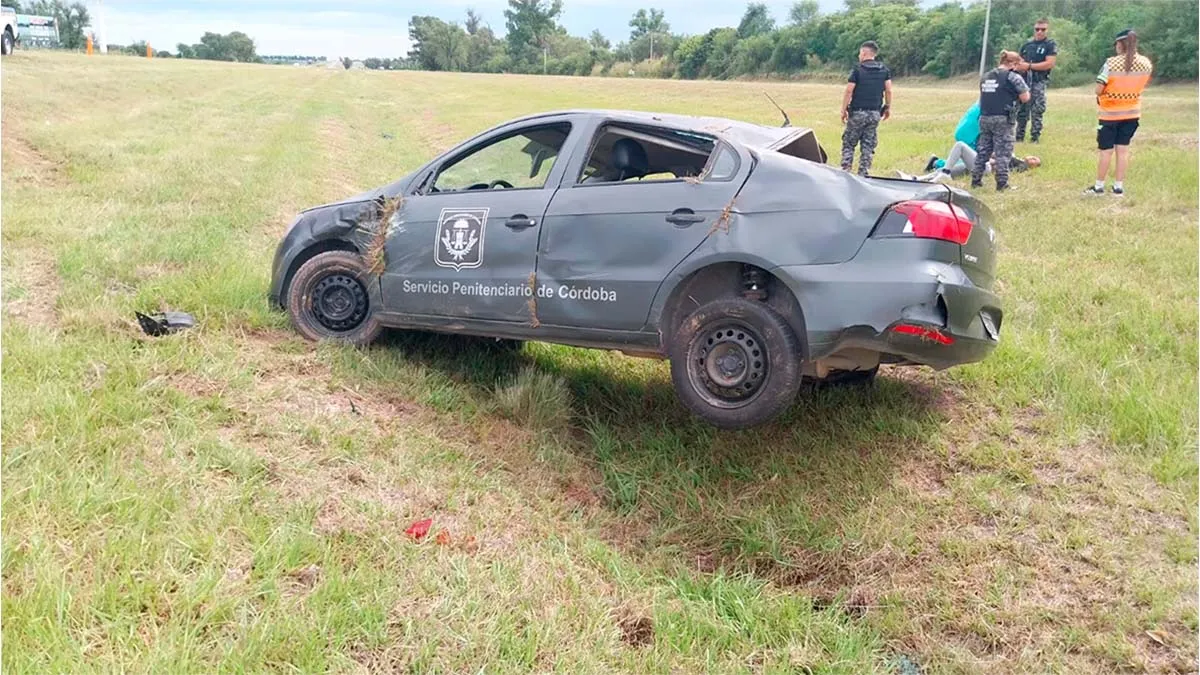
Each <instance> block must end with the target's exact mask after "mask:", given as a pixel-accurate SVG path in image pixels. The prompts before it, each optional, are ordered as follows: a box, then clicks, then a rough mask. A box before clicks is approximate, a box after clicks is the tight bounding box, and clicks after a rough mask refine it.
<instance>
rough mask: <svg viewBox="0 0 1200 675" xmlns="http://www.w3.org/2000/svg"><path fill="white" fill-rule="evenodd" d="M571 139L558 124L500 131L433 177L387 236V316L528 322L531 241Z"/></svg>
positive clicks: (533, 249) (403, 209)
mask: <svg viewBox="0 0 1200 675" xmlns="http://www.w3.org/2000/svg"><path fill="white" fill-rule="evenodd" d="M571 129H572V126H571V124H570V123H568V122H565V121H559V122H553V123H548V124H547V123H543V124H537V125H529V126H525V127H521V128H518V129H516V130H508V131H505V132H503V133H501V134H499V135H497V136H493V137H489V138H484V139H482V140H481V141H480V142H479V143H477V144H476V145H474V146H472V147H470V148H467V149H466V150H464V151H462V152H460V153H457V154H456V155H455V156H452V157H450V158H448V159H447V160H446V161H445V162H444V163H443V164H442V165H440V166H438V167H435V168H434V174H433V175H432V177H430V178H429V180H428V181H426V185H423V186H422V187H421V188H420V189H419V190H418V191H417V192H416V193H414V194H410V195H407V196H406V197H405V200H406V201H405V203H404V204H403V205H402V206H401V208H400V211H399V214H398V216H397V217H396V219H394V221H393V224H392V226H391V230H390V234H389V236H388V240H387V244H386V248H385V251H386V262H385V264H386V267H385V271H384V274H383V278H382V280H381V291H382V293H383V302H384V306H385V308H386V309H387V311H390V312H396V313H400V314H408V315H417V316H439V317H457V318H462V319H479V320H491V321H519V322H523V321H529V320H530V317H531V310H530V303H529V299H530V298H531V297H532V295H533V290H532V286H531V277H532V275H533V272H534V266H535V262H536V257H537V239H538V231H539V228H540V227H541V223H542V217H543V215H544V214H545V211H546V207H547V205H548V204H549V203H550V198H551V196H552V195H553V194H554V188H555V187H557V185H558V177H559V174H561V172H562V167H561V164H562V163H561V162H559V161H558V155H559V153H560V152H561V151H562V150H563V149H564V147H567V143H568V141H569V138H570V135H571Z"/></svg>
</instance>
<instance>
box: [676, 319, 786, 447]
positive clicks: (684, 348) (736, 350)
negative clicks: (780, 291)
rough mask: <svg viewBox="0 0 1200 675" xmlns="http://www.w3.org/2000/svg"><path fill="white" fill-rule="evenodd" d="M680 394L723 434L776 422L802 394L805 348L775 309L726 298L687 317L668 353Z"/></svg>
mask: <svg viewBox="0 0 1200 675" xmlns="http://www.w3.org/2000/svg"><path fill="white" fill-rule="evenodd" d="M668 351H669V356H670V359H671V379H672V381H673V382H674V385H675V391H676V394H677V395H678V396H679V399H680V400H681V401H682V402H683V404H684V405H685V406H686V407H687V408H688V409H689V410H691V411H692V412H693V413H695V414H697V415H699V416H700V417H702V418H704V419H705V420H707V421H708V422H710V423H712V424H713V425H715V426H718V427H721V428H723V429H743V428H746V427H751V426H755V425H759V424H763V423H765V422H768V421H770V420H771V419H773V418H775V417H777V416H778V415H779V414H780V413H782V412H783V411H785V410H786V409H787V408H788V407H789V406H790V405H791V404H792V402H793V401H794V400H795V399H796V392H797V391H798V390H799V388H800V380H801V373H800V342H799V340H798V339H797V337H796V334H795V333H794V332H792V329H791V327H790V326H789V325H788V323H787V321H786V320H785V319H784V318H783V317H782V316H780V314H779V313H778V312H776V311H775V310H774V309H772V308H771V307H769V306H768V305H766V304H764V303H762V302H757V301H754V300H748V299H746V298H740V297H732V298H722V299H720V300H715V301H713V302H710V303H708V304H706V305H704V306H702V307H700V308H699V309H697V310H696V311H694V312H692V313H691V314H690V315H689V316H687V317H686V318H684V320H683V322H682V323H681V324H680V326H679V329H678V330H677V331H676V332H675V334H674V337H673V338H672V344H671V346H670V348H669V350H668Z"/></svg>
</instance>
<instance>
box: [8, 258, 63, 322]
mask: <svg viewBox="0 0 1200 675" xmlns="http://www.w3.org/2000/svg"><path fill="white" fill-rule="evenodd" d="M8 253H9V255H8V260H9V262H10V264H8V265H6V266H5V269H4V277H5V279H4V282H5V283H4V285H5V287H6V293H5V295H16V297H9V298H6V299H5V302H4V309H5V311H6V312H7V313H8V315H9V316H11V317H13V318H15V319H17V320H19V321H21V322H24V323H28V324H30V325H33V326H38V327H40V328H49V329H52V330H57V328H58V325H59V321H58V311H57V309H56V307H57V305H58V296H59V294H60V293H61V292H62V279H61V278H59V276H58V269H57V268H58V265H57V263H56V262H55V260H54V257H53V256H52V255H51V254H50V253H49V252H47V251H45V250H43V249H41V248H36V247H25V248H20V249H16V250H10V251H9V252H8ZM14 286H15V287H17V288H19V289H20V291H19V292H16V293H13V291H14V288H13V287H14Z"/></svg>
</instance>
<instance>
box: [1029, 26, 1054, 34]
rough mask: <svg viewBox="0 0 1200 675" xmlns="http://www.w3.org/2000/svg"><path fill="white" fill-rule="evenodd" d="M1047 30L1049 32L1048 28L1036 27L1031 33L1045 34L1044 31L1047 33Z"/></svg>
mask: <svg viewBox="0 0 1200 675" xmlns="http://www.w3.org/2000/svg"><path fill="white" fill-rule="evenodd" d="M1048 30H1050V29H1049V28H1036V27H1035V28H1034V29H1033V32H1035V33H1045V32H1046V31H1048Z"/></svg>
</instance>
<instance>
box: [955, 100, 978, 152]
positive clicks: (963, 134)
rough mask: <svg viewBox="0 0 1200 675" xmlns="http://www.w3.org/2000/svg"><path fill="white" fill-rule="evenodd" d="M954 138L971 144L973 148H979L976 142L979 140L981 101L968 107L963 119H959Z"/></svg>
mask: <svg viewBox="0 0 1200 675" xmlns="http://www.w3.org/2000/svg"><path fill="white" fill-rule="evenodd" d="M954 140H956V141H962V142H963V143H966V144H967V145H969V146H971V149H972V150H977V149H978V148H976V147H975V142H976V141H978V140H979V102H978V101H976V102H975V104H974V105H972V106H971V107H970V108H967V112H965V113H963V116H962V119H960V120H959V121H958V128H956V129H955V130H954Z"/></svg>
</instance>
